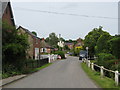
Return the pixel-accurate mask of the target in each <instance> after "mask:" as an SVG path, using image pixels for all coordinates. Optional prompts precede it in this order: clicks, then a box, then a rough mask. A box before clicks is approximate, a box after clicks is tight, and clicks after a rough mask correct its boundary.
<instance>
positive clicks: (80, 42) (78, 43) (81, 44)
mask: <svg viewBox="0 0 120 90" xmlns="http://www.w3.org/2000/svg"><path fill="white" fill-rule="evenodd" d="M83 45H84V43H83V41H82V39H81V38H79V39H77V43H76V44H75V47H80V46H83Z"/></svg>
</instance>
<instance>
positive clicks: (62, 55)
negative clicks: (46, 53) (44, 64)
mask: <svg viewBox="0 0 120 90" xmlns="http://www.w3.org/2000/svg"><path fill="white" fill-rule="evenodd" d="M54 54H58V55H60V56H61V59H65V53H64V52H63V51H57V52H55V53H54Z"/></svg>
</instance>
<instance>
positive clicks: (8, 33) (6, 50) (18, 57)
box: [2, 22, 29, 69]
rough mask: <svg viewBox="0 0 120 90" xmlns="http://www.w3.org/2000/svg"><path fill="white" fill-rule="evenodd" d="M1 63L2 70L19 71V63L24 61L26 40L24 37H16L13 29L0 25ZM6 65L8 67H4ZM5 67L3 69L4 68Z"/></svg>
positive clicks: (26, 46) (4, 24) (26, 47)
mask: <svg viewBox="0 0 120 90" xmlns="http://www.w3.org/2000/svg"><path fill="white" fill-rule="evenodd" d="M2 41H3V42H2V56H3V57H2V62H3V68H10V67H9V66H10V65H12V66H13V67H14V68H17V69H20V68H21V67H22V65H21V63H23V62H24V61H25V58H26V50H27V49H28V46H29V45H28V42H27V41H28V40H27V36H26V35H18V34H17V30H16V29H15V27H12V26H10V25H8V24H7V23H5V22H3V23H2ZM6 64H8V66H5V65H6ZM4 66H5V67H4Z"/></svg>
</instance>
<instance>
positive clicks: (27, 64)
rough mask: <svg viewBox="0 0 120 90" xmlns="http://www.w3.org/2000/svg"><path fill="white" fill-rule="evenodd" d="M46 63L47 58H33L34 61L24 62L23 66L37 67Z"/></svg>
mask: <svg viewBox="0 0 120 90" xmlns="http://www.w3.org/2000/svg"><path fill="white" fill-rule="evenodd" d="M47 63H49V59H48V58H44V59H40V60H34V61H31V62H26V63H25V67H27V68H37V67H40V66H43V65H45V64H47Z"/></svg>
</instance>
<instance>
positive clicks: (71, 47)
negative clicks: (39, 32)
mask: <svg viewBox="0 0 120 90" xmlns="http://www.w3.org/2000/svg"><path fill="white" fill-rule="evenodd" d="M65 45H66V46H68V47H69V49H73V46H74V43H69V42H66V43H65Z"/></svg>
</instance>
